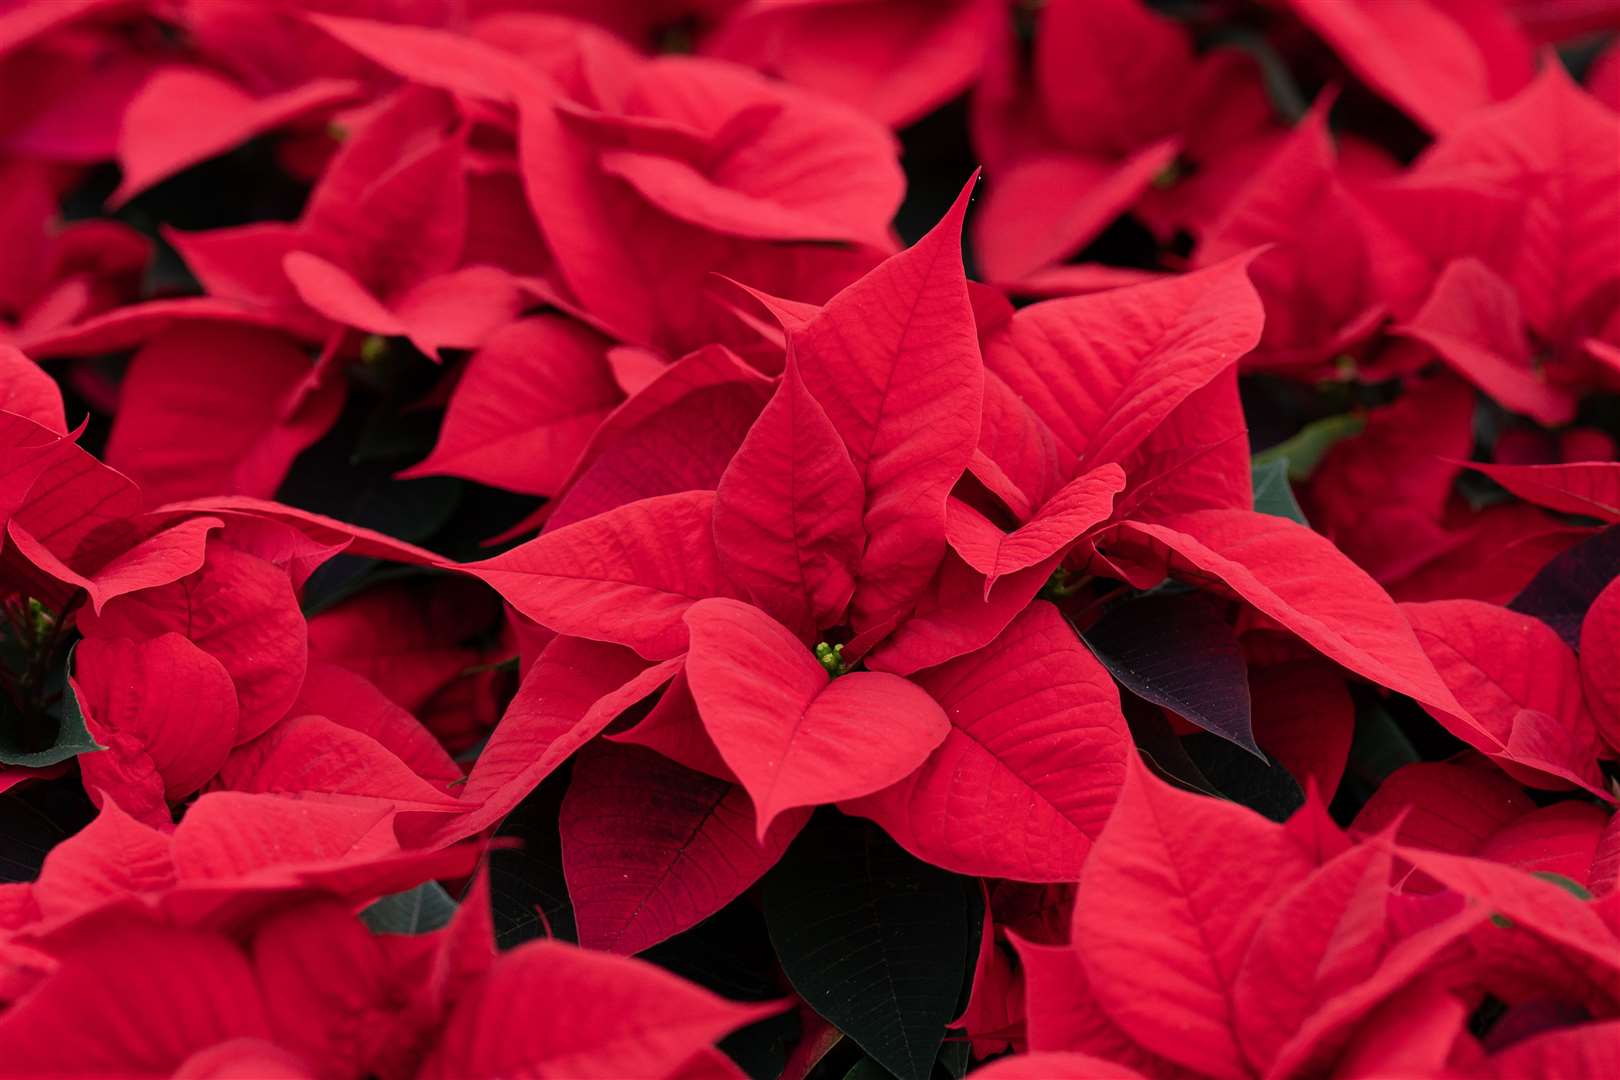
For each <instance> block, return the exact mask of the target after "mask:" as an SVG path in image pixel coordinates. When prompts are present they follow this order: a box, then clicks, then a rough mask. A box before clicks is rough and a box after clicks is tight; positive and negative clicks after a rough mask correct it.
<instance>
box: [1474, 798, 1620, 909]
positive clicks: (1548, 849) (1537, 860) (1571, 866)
mask: <svg viewBox="0 0 1620 1080" xmlns="http://www.w3.org/2000/svg"><path fill="white" fill-rule="evenodd" d="M1610 820H1611V818H1610V815H1609V814H1608V813H1607V812H1605V811H1604V810H1601V809H1599V808H1598V807H1596V806H1594V805H1592V804H1591V803H1589V802H1561V803H1554V804H1553V805H1551V806H1542V807H1538V808H1536V809H1535V810H1532V811H1530V812H1529V813H1528V814H1525V815H1524V816H1523V817H1520V818H1516V819H1515V820H1513V821H1510V822H1508V823H1507V824H1506V825H1504V826H1503V827H1502V828H1500V829H1498V830H1497V831H1496V832H1494V833H1492V834H1491V836H1490V839H1488V840H1486V841H1485V843H1484V845H1483V846H1482V847H1480V848H1479V849H1478V851H1476V852H1474V854H1475V855H1477V856H1478V857H1479V858H1481V859H1487V860H1489V861H1491V862H1496V863H1501V864H1503V865H1504V866H1516V867H1518V868H1519V869H1520V870H1526V871H1529V872H1531V873H1552V874H1559V875H1561V876H1563V877H1566V878H1568V879H1569V880H1571V881H1573V882H1575V883H1576V884H1578V885H1582V886H1584V887H1586V888H1588V889H1591V888H1592V874H1593V868H1594V864H1595V863H1596V862H1597V858H1598V851H1599V844H1600V843H1601V842H1602V837H1603V832H1604V829H1605V827H1606V826H1607V825H1608V824H1609V821H1610ZM1593 891H1594V892H1596V891H1597V890H1595V889H1594V890H1593Z"/></svg>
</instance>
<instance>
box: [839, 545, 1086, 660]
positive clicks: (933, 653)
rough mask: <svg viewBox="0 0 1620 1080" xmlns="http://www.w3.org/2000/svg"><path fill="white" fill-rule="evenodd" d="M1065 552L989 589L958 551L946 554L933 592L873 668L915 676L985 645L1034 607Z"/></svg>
mask: <svg viewBox="0 0 1620 1080" xmlns="http://www.w3.org/2000/svg"><path fill="white" fill-rule="evenodd" d="M1062 560H1063V553H1058V554H1054V555H1052V556H1051V557H1050V558H1048V559H1047V560H1046V561H1045V562H1041V563H1037V564H1036V565H1034V566H1031V567H1029V568H1028V569H1025V570H1019V571H1017V572H1016V573H1013V574H1010V575H1008V576H1007V577H1005V578H1002V579H1001V581H999V582H997V584H996V586H995V588H993V589H991V590H990V592H989V595H986V594H985V589H984V576H983V575H982V574H980V573H978V571H976V570H974V569H973V568H972V567H970V566H968V564H967V563H965V562H963V561H962V560H961V559H960V558H958V557H957V556H956V555H955V554H954V553H949V554H947V555H946V556H945V562H944V564H943V565H942V566H941V567H940V568H939V574H938V576H937V577H936V579H935V581H934V584H933V588H932V591H931V592H930V593H928V594H926V595H924V596H923V598H922V601H921V602H920V603H919V604H918V605H917V610H916V611H915V612H914V613H913V614H912V615H911V617H910V618H908V619H907V620H906V621H905V622H903V623H901V624H900V626H899V628H898V629H896V630H895V631H894V633H893V634H891V635H889V636H888V637H887V638H886V639H885V640H884V641H882V642H881V643H880V644H879V645H878V646H877V648H876V649H874V650H873V651H872V652H871V654H870V655H868V656H867V657H866V666H867V667H869V668H871V669H873V670H874V671H892V672H894V673H895V674H896V675H910V674H911V673H912V672H915V671H920V670H922V669H923V668H927V667H933V666H935V665H936V664H943V663H945V662H946V661H947V660H954V659H956V658H957V657H958V656H964V655H966V654H967V653H970V652H972V651H973V650H974V649H978V648H982V647H984V646H985V645H988V644H990V642H991V641H993V640H995V636H996V635H997V634H999V633H1001V632H1002V631H1003V630H1005V629H1006V628H1007V624H1008V623H1010V622H1012V621H1013V619H1014V618H1016V617H1017V616H1018V613H1019V612H1021V611H1023V610H1024V609H1025V608H1026V607H1028V606H1029V602H1030V601H1031V600H1033V599H1035V594H1036V593H1038V592H1040V591H1041V588H1042V586H1044V585H1045V584H1046V583H1047V581H1049V580H1050V579H1051V577H1052V571H1053V570H1055V569H1057V566H1058V563H1060V562H1061V561H1062Z"/></svg>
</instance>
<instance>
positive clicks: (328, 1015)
mask: <svg viewBox="0 0 1620 1080" xmlns="http://www.w3.org/2000/svg"><path fill="white" fill-rule="evenodd" d="M248 951H249V955H250V956H251V957H252V960H253V969H254V975H255V976H256V977H257V979H258V982H259V987H260V990H261V992H262V993H263V994H264V1004H265V1014H266V1017H267V1019H268V1020H269V1022H270V1029H271V1031H272V1032H273V1033H274V1035H275V1042H276V1045H277V1046H280V1047H283V1048H285V1049H288V1050H291V1051H293V1052H294V1053H296V1054H297V1055H298V1056H299V1057H300V1058H301V1059H302V1060H304V1061H311V1062H314V1061H318V1062H321V1063H322V1066H323V1067H324V1068H325V1069H328V1070H330V1071H332V1072H343V1073H349V1074H364V1073H366V1072H370V1071H373V1070H374V1069H378V1067H379V1065H380V1063H381V1061H382V1060H383V1059H384V1055H385V1053H387V1052H388V1051H389V1050H390V1048H392V1049H393V1052H394V1053H395V1054H398V1053H399V1052H400V1042H401V1041H402V1039H404V1038H405V1037H407V1036H408V1035H409V1034H410V1033H409V1031H408V1030H407V1029H405V1028H404V1022H405V1019H404V1017H402V1016H400V1015H399V1014H398V1013H397V1012H395V1008H396V1002H395V998H396V995H397V993H398V990H397V988H396V987H394V986H390V985H389V976H390V975H393V972H391V971H390V970H389V966H388V960H387V957H386V955H385V953H384V945H383V943H382V939H380V938H378V937H376V936H374V935H373V934H372V933H371V931H370V930H368V929H367V928H366V926H365V924H364V923H362V922H361V921H360V920H358V919H356V918H355V917H354V913H353V912H351V911H350V910H348V908H347V907H345V906H344V905H342V904H340V903H338V902H336V901H333V900H317V901H314V902H311V903H304V904H299V905H298V906H296V907H291V908H288V909H286V910H284V911H281V912H278V913H276V914H274V915H272V916H270V917H269V918H267V919H266V920H264V922H263V923H262V924H261V925H260V926H258V927H257V929H256V930H255V932H254V934H253V940H252V942H251V943H250V944H249V946H248ZM378 1071H380V1069H378Z"/></svg>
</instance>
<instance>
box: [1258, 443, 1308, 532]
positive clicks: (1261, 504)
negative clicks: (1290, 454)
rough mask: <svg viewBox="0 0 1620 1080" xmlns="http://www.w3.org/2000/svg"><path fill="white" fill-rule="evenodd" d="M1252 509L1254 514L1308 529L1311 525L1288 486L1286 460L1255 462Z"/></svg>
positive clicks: (1279, 458)
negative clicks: (1278, 519) (1280, 519)
mask: <svg viewBox="0 0 1620 1080" xmlns="http://www.w3.org/2000/svg"><path fill="white" fill-rule="evenodd" d="M1254 509H1255V512H1256V513H1260V514H1270V515H1271V516H1272V517H1280V518H1287V519H1288V520H1289V521H1296V522H1298V523H1299V524H1301V525H1304V526H1305V527H1306V528H1310V525H1311V523H1310V522H1308V521H1306V520H1305V511H1303V510H1301V509H1300V508H1299V500H1297V499H1295V498H1294V489H1293V488H1292V487H1290V486H1289V484H1288V459H1287V458H1285V457H1277V458H1272V459H1271V460H1269V461H1264V462H1262V461H1260V460H1259V459H1256V460H1255V464H1254Z"/></svg>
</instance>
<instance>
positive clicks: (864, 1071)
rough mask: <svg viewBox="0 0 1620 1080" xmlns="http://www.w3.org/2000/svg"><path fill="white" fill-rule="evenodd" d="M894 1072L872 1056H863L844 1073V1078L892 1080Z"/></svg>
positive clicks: (854, 1079)
mask: <svg viewBox="0 0 1620 1080" xmlns="http://www.w3.org/2000/svg"><path fill="white" fill-rule="evenodd" d="M893 1076H894V1074H893V1073H891V1072H890V1071H889V1070H888V1069H885V1068H884V1067H883V1066H881V1065H879V1064H878V1063H877V1062H875V1061H873V1060H872V1059H871V1058H869V1057H867V1058H861V1060H859V1061H857V1062H856V1063H855V1066H854V1068H852V1069H850V1070H849V1072H847V1073H845V1074H844V1080H892V1078H893Z"/></svg>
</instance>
